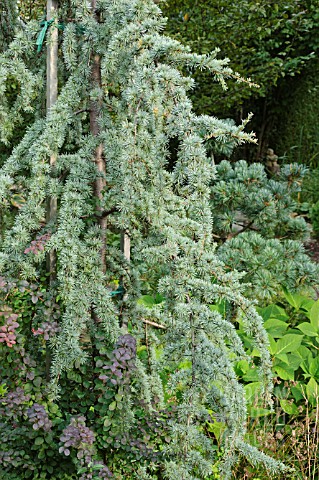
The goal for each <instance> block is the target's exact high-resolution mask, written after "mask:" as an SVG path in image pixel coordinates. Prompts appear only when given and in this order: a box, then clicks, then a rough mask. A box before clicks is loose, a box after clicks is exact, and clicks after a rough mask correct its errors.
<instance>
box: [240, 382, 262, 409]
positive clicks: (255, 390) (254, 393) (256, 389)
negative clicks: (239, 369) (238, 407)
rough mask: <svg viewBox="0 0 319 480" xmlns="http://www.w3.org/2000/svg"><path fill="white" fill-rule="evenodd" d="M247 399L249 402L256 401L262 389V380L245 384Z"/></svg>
mask: <svg viewBox="0 0 319 480" xmlns="http://www.w3.org/2000/svg"><path fill="white" fill-rule="evenodd" d="M244 390H245V396H246V401H247V403H248V404H252V403H254V402H255V401H256V400H257V399H258V397H259V395H260V392H261V390H262V383H261V382H252V383H248V384H247V385H245V386H244Z"/></svg>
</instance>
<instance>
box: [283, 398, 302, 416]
mask: <svg viewBox="0 0 319 480" xmlns="http://www.w3.org/2000/svg"><path fill="white" fill-rule="evenodd" d="M280 406H281V408H282V409H283V411H284V412H285V413H288V415H298V414H299V410H298V407H297V405H295V404H294V403H292V402H291V401H290V400H283V399H282V400H280Z"/></svg>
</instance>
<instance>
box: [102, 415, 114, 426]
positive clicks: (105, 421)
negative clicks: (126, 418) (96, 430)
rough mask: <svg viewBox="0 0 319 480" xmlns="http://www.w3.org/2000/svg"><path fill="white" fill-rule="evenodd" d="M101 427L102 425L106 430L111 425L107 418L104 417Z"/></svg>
mask: <svg viewBox="0 0 319 480" xmlns="http://www.w3.org/2000/svg"><path fill="white" fill-rule="evenodd" d="M103 425H104V427H105V428H108V427H110V426H111V425H112V421H111V420H110V419H109V418H108V417H105V418H104V422H103Z"/></svg>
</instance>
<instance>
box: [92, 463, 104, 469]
mask: <svg viewBox="0 0 319 480" xmlns="http://www.w3.org/2000/svg"><path fill="white" fill-rule="evenodd" d="M104 467H105V465H103V464H102V463H96V464H95V465H92V467H91V468H92V470H101V468H104Z"/></svg>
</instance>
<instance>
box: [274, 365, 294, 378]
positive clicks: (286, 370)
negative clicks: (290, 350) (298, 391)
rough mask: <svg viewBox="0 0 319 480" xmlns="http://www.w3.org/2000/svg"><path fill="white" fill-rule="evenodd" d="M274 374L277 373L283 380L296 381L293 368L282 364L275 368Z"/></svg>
mask: <svg viewBox="0 0 319 480" xmlns="http://www.w3.org/2000/svg"><path fill="white" fill-rule="evenodd" d="M273 370H274V372H276V373H277V375H278V377H280V378H281V379H282V380H294V379H295V371H294V369H293V368H292V367H289V366H288V365H285V364H284V363H281V364H280V365H276V366H274V367H273Z"/></svg>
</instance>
